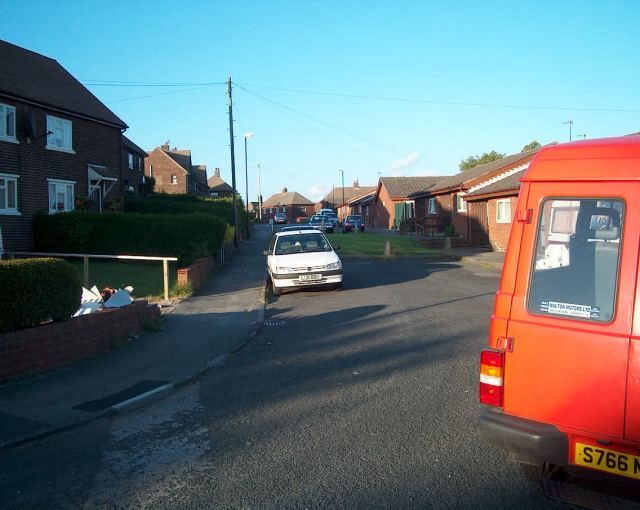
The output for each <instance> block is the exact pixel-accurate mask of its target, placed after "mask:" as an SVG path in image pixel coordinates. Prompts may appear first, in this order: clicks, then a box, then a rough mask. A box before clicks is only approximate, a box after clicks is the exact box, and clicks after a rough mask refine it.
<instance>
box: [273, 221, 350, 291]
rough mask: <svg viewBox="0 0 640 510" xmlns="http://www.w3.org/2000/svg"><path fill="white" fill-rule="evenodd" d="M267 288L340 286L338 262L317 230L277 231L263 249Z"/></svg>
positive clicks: (332, 250) (327, 242)
mask: <svg viewBox="0 0 640 510" xmlns="http://www.w3.org/2000/svg"><path fill="white" fill-rule="evenodd" d="M265 255H266V256H267V270H268V272H269V276H270V278H271V289H272V290H273V293H274V295H276V296H279V295H280V294H282V290H283V289H285V288H296V287H298V288H299V287H311V286H316V285H331V286H332V287H334V288H336V289H342V262H341V260H340V257H338V255H337V254H336V252H335V251H334V249H333V247H332V246H331V243H329V240H328V239H327V238H326V237H325V236H324V234H323V233H322V232H319V231H318V230H306V231H299V230H298V231H289V232H278V233H277V234H276V235H275V236H273V238H272V239H271V242H270V243H269V249H268V250H267V251H265Z"/></svg>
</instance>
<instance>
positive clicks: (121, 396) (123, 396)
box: [73, 381, 169, 411]
mask: <svg viewBox="0 0 640 510" xmlns="http://www.w3.org/2000/svg"><path fill="white" fill-rule="evenodd" d="M168 382H169V381H140V382H139V383H136V384H134V385H133V386H130V387H129V388H126V389H124V390H122V391H119V392H118V393H113V394H112V395H107V396H106V397H103V398H100V399H98V400H90V401H89V402H83V403H82V404H78V405H77V406H74V407H73V409H76V410H78V411H102V410H103V409H106V408H107V407H111V406H112V405H114V404H118V403H120V402H124V401H125V400H129V399H130V398H133V397H137V396H138V395H142V394H143V393H146V392H147V391H151V390H153V389H155V388H158V387H159V386H162V385H163V384H167V383H168Z"/></svg>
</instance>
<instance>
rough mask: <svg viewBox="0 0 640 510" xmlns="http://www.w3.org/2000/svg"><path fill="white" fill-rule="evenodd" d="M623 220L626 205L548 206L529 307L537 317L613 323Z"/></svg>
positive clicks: (563, 202)
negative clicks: (546, 316) (544, 316)
mask: <svg viewBox="0 0 640 510" xmlns="http://www.w3.org/2000/svg"><path fill="white" fill-rule="evenodd" d="M623 216H624V203H623V202H622V200H611V199H582V198H581V199H548V200H545V201H544V202H543V205H542V213H541V215H540V222H539V224H538V238H537V242H536V251H535V259H534V265H533V275H532V277H531V283H530V288H529V299H528V303H527V306H528V309H529V311H530V312H531V313H535V314H542V315H551V316H557V317H564V318H568V319H578V320H588V321H597V322H609V321H611V320H612V319H613V315H614V310H615V296H616V289H617V287H618V264H619V259H620V246H621V242H622V225H623Z"/></svg>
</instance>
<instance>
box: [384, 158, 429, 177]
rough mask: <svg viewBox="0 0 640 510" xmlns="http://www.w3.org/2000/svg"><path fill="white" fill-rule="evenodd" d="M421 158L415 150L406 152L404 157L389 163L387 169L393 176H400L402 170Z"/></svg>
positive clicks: (402, 172)
mask: <svg viewBox="0 0 640 510" xmlns="http://www.w3.org/2000/svg"><path fill="white" fill-rule="evenodd" d="M421 159H422V156H420V154H419V153H417V152H412V153H411V154H407V155H406V156H405V157H404V158H400V159H396V160H395V161H393V162H392V163H391V167H390V169H389V171H390V173H391V175H392V176H393V177H400V176H401V175H403V174H404V171H405V170H406V169H408V168H410V167H412V166H413V165H415V164H416V163H418V162H419V161H420V160H421Z"/></svg>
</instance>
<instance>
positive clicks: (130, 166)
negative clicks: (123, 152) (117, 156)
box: [127, 153, 133, 170]
mask: <svg viewBox="0 0 640 510" xmlns="http://www.w3.org/2000/svg"><path fill="white" fill-rule="evenodd" d="M127 160H128V163H129V170H133V154H131V153H129V154H127Z"/></svg>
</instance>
